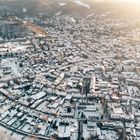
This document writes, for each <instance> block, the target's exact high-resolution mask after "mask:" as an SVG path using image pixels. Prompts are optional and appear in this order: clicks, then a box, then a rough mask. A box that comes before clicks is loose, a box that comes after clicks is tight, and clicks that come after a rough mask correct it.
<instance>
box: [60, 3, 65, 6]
mask: <svg viewBox="0 0 140 140" xmlns="http://www.w3.org/2000/svg"><path fill="white" fill-rule="evenodd" d="M58 4H59V5H60V6H65V5H67V3H58Z"/></svg>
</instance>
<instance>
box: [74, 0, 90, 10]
mask: <svg viewBox="0 0 140 140" xmlns="http://www.w3.org/2000/svg"><path fill="white" fill-rule="evenodd" d="M74 2H75V3H77V4H78V5H80V6H83V7H86V8H88V9H89V8H90V6H89V5H88V4H85V3H83V2H82V1H80V0H75V1H74Z"/></svg>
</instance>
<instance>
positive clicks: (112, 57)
mask: <svg viewBox="0 0 140 140" xmlns="http://www.w3.org/2000/svg"><path fill="white" fill-rule="evenodd" d="M4 14H5V13H4ZM11 19H14V20H11ZM3 21H5V22H3ZM27 22H29V23H30V24H29V23H28V24H27ZM25 23H26V24H25ZM31 23H32V24H31ZM0 125H1V126H3V127H4V128H6V129H8V130H11V131H12V132H13V133H11V135H14V133H18V134H19V135H22V138H21V139H26V137H33V138H37V139H46V140H51V139H58V140H93V139H95V140H139V139H140V26H138V25H137V21H133V22H127V21H125V20H123V19H118V18H115V17H112V16H111V15H110V13H109V12H106V13H104V14H103V13H94V14H90V15H88V16H87V17H78V16H75V17H73V16H69V15H61V13H57V14H56V15H54V16H52V17H48V16H44V15H42V16H38V17H32V18H29V17H28V18H26V19H24V21H23V19H22V20H21V19H18V18H17V17H14V18H13V17H12V18H11V15H8V16H5V15H1V17H0Z"/></svg>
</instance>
